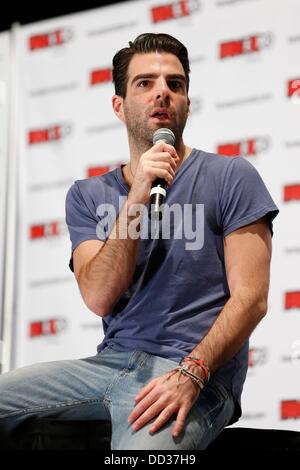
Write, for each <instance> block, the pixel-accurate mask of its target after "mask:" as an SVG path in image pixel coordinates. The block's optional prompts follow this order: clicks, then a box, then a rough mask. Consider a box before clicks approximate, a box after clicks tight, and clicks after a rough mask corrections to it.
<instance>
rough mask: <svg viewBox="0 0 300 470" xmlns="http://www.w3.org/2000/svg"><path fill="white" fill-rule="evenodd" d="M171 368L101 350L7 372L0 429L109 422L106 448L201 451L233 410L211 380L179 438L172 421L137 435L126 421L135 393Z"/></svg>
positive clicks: (137, 355) (136, 354)
mask: <svg viewBox="0 0 300 470" xmlns="http://www.w3.org/2000/svg"><path fill="white" fill-rule="evenodd" d="M176 365H177V363H176V362H174V361H171V360H169V359H165V358H161V357H158V356H153V355H151V354H148V353H145V352H142V351H131V352H117V351H114V350H112V349H111V348H109V347H106V348H105V349H104V350H103V351H101V352H100V354H98V355H96V356H93V357H88V358H85V359H75V360H67V361H54V362H47V363H39V364H34V365H32V366H27V367H22V368H20V369H16V370H13V371H11V372H8V373H6V374H3V375H1V376H0V428H2V429H4V430H5V431H8V432H10V431H12V430H13V429H15V428H16V427H17V426H18V425H19V424H20V423H22V422H23V421H24V420H26V419H27V418H32V417H52V418H55V419H56V418H57V419H59V420H80V419H82V420H97V419H98V420H101V419H106V420H111V423H112V439H111V448H112V449H126V450H129V449H145V450H148V449H149V450H163V449H167V450H196V449H205V448H206V447H207V445H208V444H209V443H210V442H211V441H212V440H213V439H214V438H215V437H216V436H217V435H218V434H219V433H220V432H221V431H222V429H223V428H224V426H226V424H228V422H229V420H230V418H231V417H232V414H233V410H234V400H233V398H232V396H231V395H230V394H229V393H228V392H227V390H226V389H225V388H224V387H223V386H222V385H221V384H220V383H217V382H216V381H215V380H214V379H213V378H212V379H211V381H210V382H209V383H208V385H207V386H206V387H205V388H204V390H203V391H202V392H201V394H200V396H199V398H198V400H197V402H196V403H195V404H194V405H193V407H192V408H191V410H190V412H189V414H188V416H187V419H186V423H185V428H184V431H183V432H182V434H181V435H180V436H179V437H177V438H173V437H172V434H171V429H172V427H173V425H174V419H175V418H172V419H171V420H170V421H169V422H168V423H167V424H166V425H165V426H164V427H163V428H161V429H160V430H159V431H157V432H156V433H154V434H149V428H150V426H151V422H149V423H147V424H146V425H145V426H144V427H143V428H141V429H140V430H139V431H137V432H134V431H133V430H132V429H131V426H130V425H129V424H128V422H127V418H128V416H129V414H130V412H131V411H132V409H133V408H134V403H135V401H134V398H135V396H136V395H137V393H138V392H139V390H140V389H141V388H142V387H144V386H145V385H146V384H147V383H148V382H149V381H150V380H152V379H153V378H155V377H157V376H159V375H162V374H164V373H166V372H168V371H170V370H171V369H173V368H174V367H176ZM152 422H153V421H152Z"/></svg>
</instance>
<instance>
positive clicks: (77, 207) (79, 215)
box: [66, 182, 99, 271]
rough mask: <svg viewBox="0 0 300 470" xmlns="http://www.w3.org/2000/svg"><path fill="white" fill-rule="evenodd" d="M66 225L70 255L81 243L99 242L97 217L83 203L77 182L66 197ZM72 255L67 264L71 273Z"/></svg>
mask: <svg viewBox="0 0 300 470" xmlns="http://www.w3.org/2000/svg"><path fill="white" fill-rule="evenodd" d="M66 223H67V226H68V229H69V234H70V239H71V243H72V249H71V250H72V254H73V251H74V250H75V248H76V247H77V246H78V245H79V244H80V243H81V242H83V241H86V240H99V238H98V236H97V223H98V219H97V216H96V214H93V210H92V208H91V207H89V206H88V204H87V202H86V201H85V199H84V197H83V194H82V192H81V190H80V187H79V184H78V183H77V182H75V183H74V184H73V185H72V186H71V188H70V189H69V191H68V193H67V196H66ZM72 254H71V259H70V263H69V267H70V269H71V271H73V256H72Z"/></svg>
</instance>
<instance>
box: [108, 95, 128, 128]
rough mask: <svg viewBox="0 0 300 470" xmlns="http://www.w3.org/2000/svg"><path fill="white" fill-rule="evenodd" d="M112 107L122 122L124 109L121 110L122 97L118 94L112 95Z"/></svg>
mask: <svg viewBox="0 0 300 470" xmlns="http://www.w3.org/2000/svg"><path fill="white" fill-rule="evenodd" d="M111 101H112V107H113V110H114V112H115V114H116V116H118V118H119V119H120V120H121V121H122V122H125V119H124V110H123V105H124V99H123V98H122V96H119V95H114V96H113V97H112V100H111Z"/></svg>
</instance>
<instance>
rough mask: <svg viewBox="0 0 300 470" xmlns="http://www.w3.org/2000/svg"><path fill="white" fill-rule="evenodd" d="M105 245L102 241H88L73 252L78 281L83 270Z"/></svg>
mask: <svg viewBox="0 0 300 470" xmlns="http://www.w3.org/2000/svg"><path fill="white" fill-rule="evenodd" d="M103 245H104V242H102V241H101V240H86V241H84V242H82V243H80V244H79V245H78V246H77V247H76V248H75V250H74V251H73V267H74V274H75V277H76V279H77V281H78V280H79V274H80V271H81V269H82V268H83V267H84V266H85V265H86V264H87V263H89V261H91V259H92V258H94V257H95V256H96V254H97V253H98V252H99V250H100V248H101V247H102V246H103Z"/></svg>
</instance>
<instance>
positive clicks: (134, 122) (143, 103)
mask: <svg viewBox="0 0 300 470" xmlns="http://www.w3.org/2000/svg"><path fill="white" fill-rule="evenodd" d="M123 111H124V121H125V124H126V127H127V130H128V133H129V135H130V137H132V138H133V139H135V140H136V141H137V142H139V143H140V144H142V145H144V146H146V147H151V146H152V136H153V133H154V131H155V130H157V129H159V128H161V127H167V128H169V129H171V130H172V131H173V132H174V134H175V137H176V141H179V139H181V136H182V133H183V130H184V127H185V124H186V120H187V116H188V111H189V98H188V96H187V90H186V78H185V74H184V69H183V67H182V65H181V63H180V61H179V59H178V58H177V57H176V56H175V55H173V54H169V53H159V52H153V53H149V54H137V55H135V56H134V57H133V58H132V60H131V62H130V64H129V68H128V82H127V93H126V98H125V99H124V104H123Z"/></svg>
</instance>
